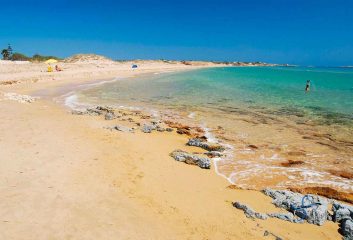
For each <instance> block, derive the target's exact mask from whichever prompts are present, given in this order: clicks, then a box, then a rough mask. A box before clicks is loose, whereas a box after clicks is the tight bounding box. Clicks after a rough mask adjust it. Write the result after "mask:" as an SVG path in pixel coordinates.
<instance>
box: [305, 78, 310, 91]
mask: <svg viewBox="0 0 353 240" xmlns="http://www.w3.org/2000/svg"><path fill="white" fill-rule="evenodd" d="M309 91H310V80H307V81H306V86H305V92H309Z"/></svg>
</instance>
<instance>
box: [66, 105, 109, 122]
mask: <svg viewBox="0 0 353 240" xmlns="http://www.w3.org/2000/svg"><path fill="white" fill-rule="evenodd" d="M71 113H72V114H75V115H90V116H100V115H103V114H104V115H105V119H106V120H111V119H110V118H112V119H114V118H115V115H114V111H113V109H112V108H110V107H103V106H96V107H91V108H87V109H86V110H72V111H71ZM107 115H108V116H107Z"/></svg>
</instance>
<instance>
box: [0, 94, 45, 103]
mask: <svg viewBox="0 0 353 240" xmlns="http://www.w3.org/2000/svg"><path fill="white" fill-rule="evenodd" d="M4 97H5V99H7V100H13V101H17V102H20V103H33V102H34V101H36V99H38V98H37V97H31V96H28V95H21V94H17V93H4Z"/></svg>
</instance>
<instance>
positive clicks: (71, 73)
mask: <svg viewBox="0 0 353 240" xmlns="http://www.w3.org/2000/svg"><path fill="white" fill-rule="evenodd" d="M130 64H131V63H117V64H116V63H65V64H61V66H62V67H63V68H64V72H60V73H57V72H55V73H46V72H40V71H41V70H42V71H45V65H44V64H22V65H16V66H12V65H11V66H10V67H4V65H5V64H4V65H2V66H1V65H0V73H1V75H0V81H19V82H21V83H19V84H11V85H0V91H1V93H0V94H1V98H0V108H1V112H0V132H1V135H0V164H1V167H0V175H1V185H0V186H1V188H0V239H13V240H17V239H18V240H27V239H28V240H32V239H33V240H34V239H35V240H41V239H43V240H44V239H45V240H48V239H95V240H96V239H104V240H109V239H274V237H273V236H264V232H265V230H267V231H270V232H272V233H273V234H275V235H277V236H280V237H281V238H283V239H320V240H324V239H341V235H340V234H339V233H338V231H337V230H338V226H337V224H334V223H332V222H328V223H325V225H324V226H323V227H318V226H315V225H310V224H293V223H289V222H285V221H281V220H277V219H269V220H266V221H262V220H252V219H249V218H246V217H245V216H244V214H243V212H242V211H239V210H237V209H235V208H234V207H233V206H232V204H231V203H232V202H233V201H240V202H244V203H247V204H250V205H251V206H252V207H254V209H255V210H257V211H260V212H272V211H279V210H278V209H276V208H275V207H274V206H273V205H272V204H271V199H270V198H269V197H266V196H264V195H263V194H261V193H260V192H256V191H248V190H235V189H229V188H227V186H228V185H229V183H228V182H227V181H226V180H225V179H223V178H221V177H219V176H217V175H216V174H215V173H214V171H213V170H203V169H200V168H198V167H195V166H190V165H186V164H183V163H180V162H177V161H174V160H173V159H172V158H171V157H169V153H170V152H171V151H173V150H175V149H178V148H179V149H184V150H187V151H199V150H198V149H195V148H192V147H187V146H185V143H186V141H187V139H186V137H185V136H183V135H178V134H176V133H151V134H143V133H140V132H136V133H134V134H132V133H123V132H117V131H109V130H107V129H104V128H103V127H104V126H107V125H113V124H116V123H118V122H119V121H118V120H113V121H104V120H103V119H102V118H101V117H91V116H77V115H71V114H70V112H69V111H68V109H65V108H64V107H62V106H60V105H59V104H57V103H54V102H53V101H52V96H53V95H55V94H58V93H62V92H64V91H67V90H68V89H69V88H72V87H73V86H75V85H78V84H82V83H85V82H90V81H93V80H97V79H109V78H113V77H128V76H136V75H138V74H144V73H152V72H163V71H177V70H187V69H193V68H196V67H200V66H185V65H183V64H180V63H176V64H169V63H162V62H143V63H140V65H141V66H140V68H139V69H138V70H136V71H132V70H131V69H130V66H131V65H130ZM7 65H8V64H7ZM8 66H9V65H8ZM43 68H44V69H43ZM53 79H54V80H55V81H53ZM6 92H16V93H20V94H31V93H33V92H36V93H38V92H40V93H42V96H43V97H42V99H39V100H37V101H35V102H33V103H28V104H26V103H19V102H16V101H12V100H5V99H4V98H3V96H2V95H3V94H2V93H6Z"/></svg>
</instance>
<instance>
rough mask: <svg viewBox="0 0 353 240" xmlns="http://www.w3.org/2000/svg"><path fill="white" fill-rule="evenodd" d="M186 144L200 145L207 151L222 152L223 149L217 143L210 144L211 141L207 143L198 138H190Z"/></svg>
mask: <svg viewBox="0 0 353 240" xmlns="http://www.w3.org/2000/svg"><path fill="white" fill-rule="evenodd" d="M187 145H188V146H194V147H200V148H203V149H205V150H207V151H218V152H222V151H224V150H225V149H224V147H223V146H221V145H219V144H212V143H208V142H205V141H203V140H202V139H200V138H191V139H189V141H188V143H187Z"/></svg>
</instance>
